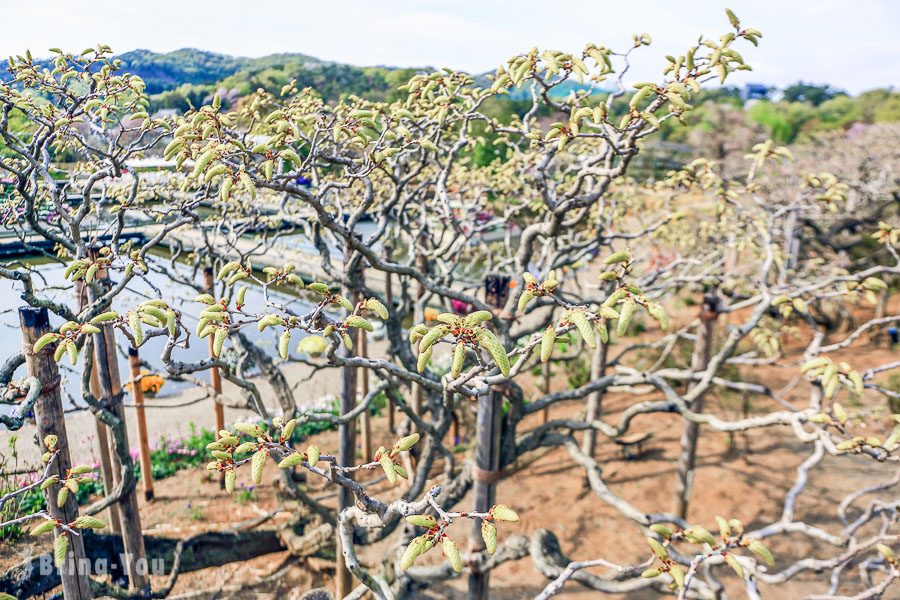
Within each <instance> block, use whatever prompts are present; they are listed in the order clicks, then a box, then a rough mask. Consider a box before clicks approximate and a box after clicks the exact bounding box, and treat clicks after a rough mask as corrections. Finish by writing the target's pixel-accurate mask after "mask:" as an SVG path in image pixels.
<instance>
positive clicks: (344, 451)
mask: <svg viewBox="0 0 900 600" xmlns="http://www.w3.org/2000/svg"><path fill="white" fill-rule="evenodd" d="M347 354H348V355H349V354H350V353H349V351H348V352H347ZM341 372H342V374H343V386H342V389H341V406H340V413H341V414H342V415H346V414H347V413H349V412H351V411H352V410H353V408H354V407H355V406H356V368H355V367H342V368H341ZM364 458H365V459H366V460H369V458H371V457H364ZM354 464H356V423H355V422H354V421H353V420H351V421H348V422H346V423H341V425H340V427H339V428H338V465H340V466H345V467H349V466H352V465H354ZM347 476H348V477H349V476H352V473H347ZM349 506H353V494H352V493H351V492H350V490H348V489H347V488H346V487H344V486H341V487H340V488H339V489H338V514H340V512H341V511H342V510H343V509H345V508H347V507H349ZM335 544H336V546H337V561H336V564H335V574H334V584H335V597H336V598H343V597H344V596H346V595H347V594H349V593H350V592H351V591H352V590H353V587H352V586H353V578H352V577H351V576H350V571H348V570H347V564H346V561H345V560H344V553H343V549H342V548H341V541H340V537H339V536H337V535H335Z"/></svg>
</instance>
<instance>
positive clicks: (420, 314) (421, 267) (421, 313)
mask: <svg viewBox="0 0 900 600" xmlns="http://www.w3.org/2000/svg"><path fill="white" fill-rule="evenodd" d="M416 269H418V271H419V272H420V273H428V258H427V257H426V256H425V255H424V254H422V253H421V252H420V253H419V254H418V256H416ZM423 296H425V286H424V285H422V282H420V281H417V282H416V310H415V313H414V315H413V321H414V322H415V323H423V322H424V321H425V307H424V306H422V307H421V309H420V305H421V303H422V297H423ZM424 395H425V394H424V392H423V391H422V386H420V385H419V384H418V383H413V384H412V410H413V412H414V413H416V414H417V415H421V414H422V399H423V397H424ZM415 452H416V450H413V452H412V454H414V455H415Z"/></svg>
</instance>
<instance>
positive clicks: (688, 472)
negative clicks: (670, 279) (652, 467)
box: [673, 295, 719, 519]
mask: <svg viewBox="0 0 900 600" xmlns="http://www.w3.org/2000/svg"><path fill="white" fill-rule="evenodd" d="M718 308H719V299H718V297H717V296H715V295H709V296H706V297H705V298H704V299H703V309H702V310H701V312H700V326H699V327H698V328H697V341H696V342H695V344H694V352H693V355H692V356H691V371H693V372H694V373H699V372H702V371H705V370H706V367H707V366H708V365H709V357H710V354H711V352H712V344H713V332H714V330H715V326H716V317H717V315H718ZM690 408H691V410H692V411H694V412H699V411H701V410H703V396H702V395H701V396H698V397H697V398H696V399H695V400H694V401H693V403H692V404H691V407H690ZM699 432H700V425H699V424H698V423H694V422H692V421H687V422H686V423H685V424H684V430H683V431H682V433H681V453H680V454H679V456H678V467H677V469H676V479H675V508H674V510H673V512H674V513H675V514H676V515H678V516H679V517H681V518H682V519H685V518H687V511H688V501H689V500H690V497H691V488H692V487H693V483H694V465H695V463H696V460H697V437H698V434H699Z"/></svg>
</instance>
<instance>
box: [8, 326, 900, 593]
mask: <svg viewBox="0 0 900 600" xmlns="http://www.w3.org/2000/svg"><path fill="white" fill-rule="evenodd" d="M890 314H896V312H891V313H890ZM685 318H687V317H685ZM799 345H800V342H799V341H797V342H794V343H793V344H792V346H793V349H796V348H797V347H799ZM790 350H791V348H789V351H790ZM846 356H848V357H850V358H849V359H848V360H851V361H852V364H853V366H854V367H855V368H857V369H860V370H862V369H863V368H866V367H870V366H874V365H876V364H883V363H886V362H889V361H890V360H894V359H895V357H894V352H893V351H892V350H890V349H887V348H884V347H883V345H882V346H881V347H876V345H875V344H872V343H871V342H870V341H869V340H868V339H867V338H866V336H862V338H861V339H860V340H859V341H857V343H855V344H854V346H853V347H852V349H851V350H849V351H847V354H846ZM782 364H787V361H782ZM742 374H743V378H744V380H746V381H755V382H762V383H765V384H766V385H768V386H769V387H770V388H772V389H775V390H781V391H783V398H784V399H785V400H786V401H788V402H795V403H797V404H798V405H800V406H802V405H803V403H804V398H805V395H806V394H808V386H807V385H806V384H805V383H804V382H802V381H801V382H799V384H798V385H794V384H795V383H796V377H797V375H798V371H797V369H796V366H789V367H753V368H744V369H743V372H742ZM566 385H567V384H566V380H565V376H564V374H562V373H559V374H557V376H556V378H555V379H554V381H553V388H554V389H561V388H563V387H565V386H566ZM529 386H530V387H533V382H531V383H526V391H532V392H536V390H529ZM654 397H655V395H654V394H648V395H646V396H637V397H636V396H634V395H632V394H625V393H621V392H617V393H609V394H607V395H606V396H605V397H604V400H603V418H604V419H606V420H607V421H608V422H615V421H616V420H617V418H618V414H619V413H620V412H621V411H622V410H623V409H625V408H626V407H627V406H629V405H630V404H633V403H634V402H636V401H640V400H646V399H652V398H654ZM883 402H884V400H883V399H882V398H880V397H879V396H877V395H875V394H867V395H865V396H864V398H863V400H862V401H861V403H860V405H858V406H851V407H850V408H851V412H852V411H853V410H860V409H867V408H872V407H873V406H875V405H877V404H883ZM736 405H739V402H735V401H734V399H731V400H730V401H728V402H725V401H723V400H721V399H718V398H715V397H713V398H710V399H709V400H708V404H707V406H708V410H711V411H714V412H717V413H719V414H721V415H723V416H727V417H729V418H737V417H739V416H740V414H739V412H740V409H739V407H738V406H736ZM780 408H781V407H780V406H779V405H778V403H777V402H776V401H774V400H771V399H764V398H759V397H754V398H753V399H752V404H750V407H749V412H750V414H759V413H762V412H766V411H770V410H778V409H780ZM582 410H583V402H567V403H563V404H559V405H556V406H554V407H553V408H552V409H551V418H556V417H560V418H561V417H573V416H576V415H578V414H579V413H580V411H582ZM540 419H541V416H540V415H532V416H530V417H529V418H528V419H526V420H525V421H524V423H523V424H522V425H521V427H520V431H525V430H527V429H528V428H530V427H532V426H534V425H536V424H538V423H539V422H540ZM887 428H888V421H887V419H882V420H881V421H879V422H878V424H877V425H876V426H875V427H874V429H875V430H874V431H872V430H871V429H870V433H871V434H872V435H878V436H882V437H883V436H884V434H885V432H886V430H887ZM707 429H708V428H707ZM373 430H374V431H375V432H379V433H376V438H378V439H377V440H376V445H377V444H378V443H381V442H382V441H383V442H388V441H391V440H392V436H391V435H390V434H389V433H388V432H386V431H385V430H386V425H385V421H384V419H383V418H378V419H375V420H374V423H373ZM633 430H634V431H637V432H644V431H646V432H652V433H653V437H652V439H651V440H650V441H649V442H647V443H646V444H645V451H644V453H643V454H642V455H641V456H640V457H639V458H638V459H635V460H626V459H625V458H624V457H623V456H622V454H621V452H620V451H619V449H618V447H617V446H616V445H615V444H614V443H612V442H610V441H609V440H607V439H606V438H604V437H603V436H600V437H599V439H598V450H597V455H596V458H597V459H598V460H599V461H600V463H601V464H602V466H603V477H604V481H605V482H606V483H607V484H608V485H609V486H610V487H611V488H612V489H613V490H614V491H615V492H616V493H617V494H619V495H621V496H622V497H623V498H625V499H627V500H628V501H630V502H632V503H634V504H635V505H636V506H637V507H639V508H640V509H642V510H646V511H650V512H655V511H669V510H671V509H672V494H673V489H674V465H675V459H676V456H677V452H678V439H679V436H680V434H681V430H682V420H681V419H680V418H679V417H678V416H677V415H669V414H654V415H647V416H641V417H638V418H637V419H636V420H635V421H634V423H633ZM315 442H316V443H318V444H319V445H320V446H321V448H322V451H323V453H332V452H334V451H336V449H337V435H336V433H335V432H326V433H323V434H320V435H318V436H316V438H315ZM810 452H811V448H810V447H808V446H805V445H804V444H801V443H800V442H798V441H797V440H796V438H795V437H794V435H793V433H792V431H791V430H790V429H789V428H787V427H781V428H766V429H757V430H752V431H750V432H749V433H747V434H741V435H738V436H737V437H736V438H734V439H730V438H729V436H728V435H727V434H724V433H719V432H715V431H713V430H707V431H705V432H704V434H703V435H701V438H700V444H699V453H698V469H697V472H696V476H695V484H694V496H693V498H692V500H691V503H690V514H689V520H690V521H691V522H693V523H696V524H700V525H703V526H705V527H707V528H708V529H711V530H714V529H715V521H714V517H715V516H716V515H722V516H724V517H726V518H732V517H733V518H739V519H741V520H742V521H743V522H744V523H745V524H746V525H747V527H748V528H753V527H754V526H758V525H761V524H764V523H768V522H771V521H772V520H775V519H777V517H778V515H779V514H780V511H781V509H782V501H783V498H784V496H785V494H786V492H787V490H788V489H789V488H790V487H791V486H792V485H793V484H794V482H795V476H796V471H795V470H796V468H797V466H798V465H799V464H800V463H801V462H802V461H803V460H804V459H805V458H806V457H807V456H808V455H809V453H810ZM531 458H532V459H533V460H530V461H529V460H528V459H527V458H526V460H525V461H523V465H522V468H521V469H520V470H518V472H516V474H515V476H512V477H507V478H506V479H504V480H503V481H501V482H500V484H499V489H498V492H497V499H498V502H504V503H508V504H510V505H512V506H514V507H515V509H516V510H517V511H518V513H519V515H520V517H521V520H520V522H518V523H513V524H503V525H502V526H501V528H500V540H501V541H502V540H503V539H504V536H506V535H509V534H513V533H518V534H524V535H528V534H531V533H532V532H534V531H535V530H536V529H539V528H546V529H550V530H552V531H553V532H554V533H556V535H557V536H558V537H559V540H560V543H561V547H562V550H563V552H564V553H565V554H566V556H568V557H569V558H571V559H573V560H588V559H593V558H606V559H608V560H611V561H613V562H616V563H619V564H629V563H635V562H640V561H642V560H644V559H645V558H647V556H648V554H649V553H648V550H647V546H646V543H645V542H644V535H643V534H642V531H641V530H640V528H638V527H636V526H634V525H633V524H631V523H630V522H628V521H626V520H625V519H624V518H622V517H621V516H620V515H619V514H618V513H617V512H616V511H615V510H614V509H613V508H611V507H610V506H608V505H607V504H605V503H604V502H603V501H601V500H600V499H599V498H598V497H596V496H595V495H594V494H593V493H592V492H591V491H590V490H589V489H588V488H587V486H586V483H585V479H584V474H583V471H581V470H579V469H578V468H577V467H576V466H575V465H574V464H573V462H572V460H571V458H570V457H569V455H568V453H567V452H566V451H565V450H564V449H553V450H550V451H546V452H543V453H538V456H537V457H536V458H535V457H531ZM268 469H269V472H267V474H266V476H265V477H264V483H263V484H262V485H260V486H257V487H256V488H255V489H254V490H253V491H252V493H249V492H247V493H244V494H241V493H238V492H236V493H235V495H234V496H231V497H229V496H227V495H225V494H224V493H223V492H220V491H219V489H218V485H217V482H215V481H212V480H211V479H210V477H209V476H208V474H207V473H206V472H205V471H201V470H194V471H184V472H181V473H179V474H178V475H176V476H174V477H171V478H168V479H165V480H162V481H159V482H157V483H156V499H155V500H154V501H153V502H152V503H150V504H148V503H145V502H144V501H143V499H141V517H142V520H143V528H144V531H145V533H146V534H150V535H165V536H170V537H175V538H183V537H187V536H190V535H192V534H195V533H198V532H201V531H206V530H210V531H213V530H220V529H222V528H224V527H227V526H229V525H234V524H236V523H240V522H244V521H248V520H251V519H254V518H257V517H259V516H260V515H263V514H266V513H268V512H270V511H273V510H275V509H276V499H275V489H274V487H273V485H272V483H271V482H272V481H274V480H275V479H276V478H275V468H274V466H273V465H271V464H270V465H269V467H268ZM895 469H896V467H893V466H888V465H885V464H879V463H877V462H875V461H873V460H871V459H866V458H862V457H859V456H840V457H827V458H826V459H825V460H824V462H823V464H822V465H821V466H820V467H819V468H817V469H814V470H813V472H812V476H811V479H810V481H809V484H808V486H807V488H806V490H805V491H804V492H803V494H802V495H801V496H800V498H799V501H798V504H797V509H796V510H797V518H798V519H803V520H806V521H808V522H811V523H815V524H816V525H819V526H821V527H823V528H825V529H826V530H828V531H829V532H832V533H839V532H840V530H841V522H840V520H839V519H838V517H837V515H836V512H835V509H836V506H837V504H838V503H839V502H840V500H841V499H842V498H843V497H844V496H845V495H847V494H848V493H850V492H852V491H854V490H856V489H859V488H860V487H863V486H865V485H871V484H872V483H875V482H879V481H884V480H887V479H889V478H890V477H891V476H893V475H894V473H895ZM248 479H249V475H247V474H246V473H242V474H241V477H239V482H240V481H241V480H243V481H245V482H246V481H248ZM318 485H319V484H318V483H313V484H311V490H310V491H311V493H312V495H313V496H315V497H320V498H323V499H325V501H326V502H332V501H333V498H334V495H333V493H331V492H330V491H329V490H327V489H322V488H320V487H318ZM387 487H388V484H386V483H380V484H377V485H375V486H373V489H374V490H376V491H378V490H384V491H385V495H386V496H387V497H392V496H393V494H396V490H390V491H388V490H387ZM895 496H896V490H887V492H883V493H881V497H883V498H891V497H895ZM870 499H871V497H863V498H862V499H861V500H860V502H858V503H857V505H856V506H857V507H859V506H863V507H864V506H866V505H867V504H868V501H869V500H870ZM469 502H470V500H469V499H468V498H467V499H465V500H464V501H463V503H462V507H463V508H464V507H466V506H467V505H468V504H469ZM858 514H859V509H858V508H857V509H851V510H850V511H849V516H850V518H854V517H855V516H857V515H858ZM287 517H288V515H286V514H283V513H282V514H280V515H276V516H275V517H274V518H273V519H272V520H270V521H269V522H268V523H266V524H265V525H264V527H271V526H273V523H274V524H277V523H278V522H279V521H281V520H284V519H286V518H287ZM468 530H469V528H468V524H467V523H459V524H456V525H454V526H453V527H452V528H451V531H450V534H451V536H453V537H455V538H456V539H457V540H458V541H460V542H462V541H463V540H465V539H466V536H467V534H468ZM767 543H768V544H769V546H770V549H771V550H772V552H773V554H774V555H775V557H776V561H777V562H776V567H780V566H783V565H784V564H787V563H789V562H793V561H794V560H797V559H798V558H801V557H805V556H814V557H818V556H825V555H826V553H829V554H828V555H833V554H834V549H832V548H817V547H815V546H814V545H813V544H811V543H810V542H809V541H808V539H807V538H805V537H803V536H799V535H797V536H791V537H784V536H782V537H779V538H778V540H777V541H776V540H772V541H771V543H769V542H767ZM45 545H46V544H44V545H37V544H36V543H35V542H30V541H24V542H21V543H18V544H16V545H15V546H13V547H10V546H3V547H2V548H0V568H4V569H5V568H7V567H9V566H10V565H11V564H14V563H16V562H18V561H19V560H21V557H22V553H23V552H29V551H46V550H47V548H45V547H44V546H45ZM461 545H463V544H461ZM383 551H384V549H383V548H378V547H375V548H367V549H363V550H362V552H361V556H362V559H363V561H364V562H365V563H368V564H371V563H375V562H377V560H378V559H379V554H380V553H381V552H383ZM432 554H435V555H436V554H437V553H432ZM428 558H429V559H430V560H436V559H438V558H439V557H438V556H433V557H428ZM288 559H289V556H288V553H287V552H282V553H276V554H270V555H266V556H261V557H258V558H256V559H254V560H251V561H246V562H243V563H240V564H231V565H227V566H224V567H221V568H215V569H207V570H205V571H199V572H194V573H187V574H184V575H182V577H181V578H180V579H179V580H178V583H177V584H176V586H175V589H174V591H173V594H174V596H176V597H178V596H179V595H184V594H186V595H187V596H186V597H195V596H191V592H192V591H194V590H200V589H217V588H219V587H221V586H226V590H224V591H227V586H231V585H235V584H239V583H242V582H251V581H257V580H259V579H260V578H263V577H265V576H267V575H269V574H271V573H274V572H276V571H279V570H280V569H283V570H284V572H283V573H282V575H283V576H282V577H281V578H280V579H279V582H278V583H273V584H272V585H269V586H266V587H264V588H262V590H260V591H256V592H252V593H244V594H241V595H239V596H236V597H242V598H259V599H264V598H265V599H268V598H272V599H275V598H292V597H298V596H299V594H300V593H301V592H302V591H305V590H307V589H309V588H310V587H313V586H317V585H327V586H329V587H330V586H331V566H330V564H328V563H327V561H324V560H321V559H315V560H310V561H308V562H301V563H293V564H291V563H290V561H289V560H288ZM286 561H287V562H286ZM596 572H597V573H602V572H603V570H602V569H599V570H597V571H596ZM717 572H718V573H719V574H720V575H721V576H722V577H723V582H724V583H725V584H726V587H727V589H728V590H729V591H730V593H729V597H733V598H741V597H744V592H743V591H741V590H740V589H739V586H738V582H737V579H736V578H735V577H733V576H729V575H728V573H726V572H725V569H718V570H717ZM826 576H827V575H825V574H819V575H809V576H804V577H801V578H797V579H795V580H792V581H791V582H790V583H789V584H785V585H782V586H779V587H778V589H772V588H769V587H767V586H766V585H764V584H763V585H761V588H762V592H763V597H764V598H776V599H782V598H785V599H787V598H801V597H804V596H805V595H807V594H809V593H813V592H820V593H821V592H823V591H824V590H825V588H826V586H825V585H824V584H823V583H822V579H821V578H823V577H826ZM162 582H163V578H157V579H156V580H155V582H154V585H157V586H158V585H161V584H162ZM547 583H548V581H547V579H546V578H545V577H544V576H542V575H541V574H540V573H538V572H537V571H536V569H535V568H534V566H533V564H532V563H531V560H530V558H527V557H526V558H524V559H522V560H520V561H517V562H513V563H506V564H504V565H502V566H501V567H500V568H498V569H497V570H496V571H495V572H494V573H493V575H492V589H493V590H494V591H493V593H492V598H498V599H510V600H512V599H519V598H531V597H533V596H534V595H535V594H537V593H538V592H539V591H540V590H541V589H542V588H543V587H544V586H545V585H546V584H547ZM841 591H843V592H851V591H853V590H852V589H842V590H841ZM464 592H465V580H464V579H461V580H456V581H452V582H450V583H448V584H446V585H444V586H441V587H435V588H432V589H430V590H429V591H428V592H427V593H425V594H423V595H422V597H427V598H450V599H454V598H464V597H465V594H464ZM891 593H894V594H895V595H894V596H890V597H892V598H900V591H891ZM223 596H227V594H223ZM596 596H597V593H596V592H593V591H591V590H587V589H585V588H582V587H581V586H579V584H577V583H575V582H569V583H568V584H567V585H566V587H565V589H564V591H563V592H562V593H561V594H560V595H559V596H558V597H559V598H588V597H596ZM204 597H207V596H204ZM208 597H212V596H208ZM607 597H615V596H607ZM656 597H658V595H657V594H655V593H654V592H644V593H637V594H631V595H629V596H628V598H633V599H634V598H636V599H638V600H642V599H645V598H656Z"/></svg>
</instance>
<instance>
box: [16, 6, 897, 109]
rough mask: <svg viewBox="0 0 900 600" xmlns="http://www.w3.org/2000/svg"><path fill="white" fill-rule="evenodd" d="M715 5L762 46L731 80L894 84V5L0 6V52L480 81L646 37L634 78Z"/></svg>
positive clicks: (722, 22)
mask: <svg viewBox="0 0 900 600" xmlns="http://www.w3.org/2000/svg"><path fill="white" fill-rule="evenodd" d="M726 5H727V6H728V7H729V8H731V9H732V10H734V11H735V13H737V15H738V16H739V17H740V18H741V20H742V24H743V25H744V26H745V27H754V28H756V29H759V30H761V31H762V32H763V36H764V37H763V39H762V40H761V42H760V47H759V48H758V49H754V48H753V46H752V45H750V44H749V43H747V42H744V43H743V44H742V45H741V46H737V49H738V51H740V52H741V53H742V54H743V56H744V59H745V60H746V62H747V63H749V64H751V65H752V66H753V72H744V73H739V74H738V75H737V76H736V77H735V78H734V80H733V81H731V83H735V84H743V83H749V82H754V83H764V84H768V85H777V86H781V87H783V86H785V85H788V84H790V83H793V82H795V81H798V80H801V79H802V80H804V81H808V82H816V83H830V84H832V85H834V86H837V87H839V88H842V89H845V90H847V91H849V92H851V93H859V92H861V91H865V90H867V89H872V88H875V87H885V86H894V87H900V35H898V28H900V0H731V1H726V0H718V1H717V0H681V1H675V0H643V1H641V2H638V1H636V0H615V1H610V0H543V1H535V0H313V1H309V0H290V1H284V2H271V1H267V0H256V1H252V0H250V1H248V0H215V1H213V2H208V1H205V0H177V1H173V0H153V1H152V2H140V1H134V0H131V1H129V0H0V55H2V56H4V57H5V56H8V55H10V54H20V53H23V52H24V51H25V50H26V49H30V50H31V51H32V53H33V54H34V55H35V56H46V55H48V54H49V53H48V51H47V50H48V49H49V48H51V47H60V48H63V49H65V50H70V51H74V52H80V51H81V50H82V49H83V48H85V47H88V46H92V45H95V44H97V43H105V44H108V45H109V46H111V47H112V48H113V49H114V50H115V51H116V52H125V51H128V50H134V49H136V48H146V49H150V50H155V51H159V52H166V51H171V50H176V49H179V48H185V47H190V48H200V49H203V50H210V51H215V52H221V53H225V54H232V55H238V56H249V57H257V56H263V55H266V54H272V53H277V52H301V53H303V54H308V55H312V56H315V57H318V58H321V59H325V60H332V61H337V62H345V63H350V64H354V65H361V66H362V65H390V66H403V67H419V66H433V67H445V66H446V67H452V68H455V69H462V70H465V71H469V72H472V73H480V72H484V71H487V70H491V69H494V68H496V67H497V66H498V65H499V64H501V63H502V62H503V61H504V60H505V59H507V58H509V57H510V56H512V55H514V54H516V53H518V52H521V51H524V50H527V49H529V48H531V47H532V46H538V47H539V48H553V49H558V50H565V51H579V50H580V49H581V48H583V46H584V44H585V43H587V42H594V43H596V44H597V45H605V46H608V47H610V48H613V49H625V48H627V46H628V44H629V43H630V40H631V35H632V34H633V33H638V32H642V33H643V32H645V33H649V34H650V35H651V36H652V37H653V45H652V46H650V47H649V48H643V49H641V51H640V53H639V54H638V55H637V56H635V59H634V60H633V61H632V68H631V70H630V73H631V76H630V77H628V78H626V79H627V80H628V81H646V80H648V79H658V78H659V76H660V75H661V70H662V67H663V65H664V58H663V57H664V56H665V55H666V54H678V53H682V52H683V51H684V49H685V48H686V47H687V45H688V44H690V43H691V42H692V41H694V40H696V38H697V36H698V35H699V34H700V33H705V34H708V35H715V36H716V37H718V35H719V34H721V33H724V32H725V31H728V23H727V20H726V18H725V14H724V7H725V6H726Z"/></svg>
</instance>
